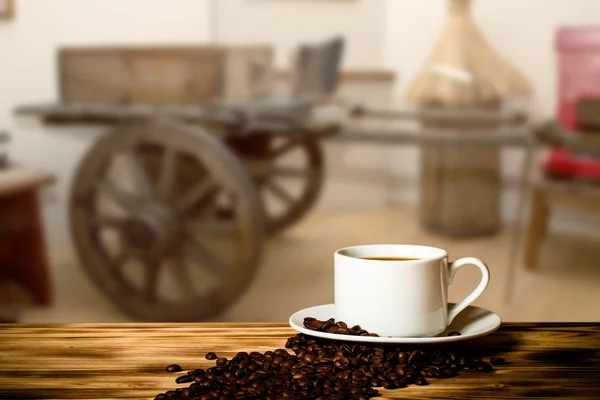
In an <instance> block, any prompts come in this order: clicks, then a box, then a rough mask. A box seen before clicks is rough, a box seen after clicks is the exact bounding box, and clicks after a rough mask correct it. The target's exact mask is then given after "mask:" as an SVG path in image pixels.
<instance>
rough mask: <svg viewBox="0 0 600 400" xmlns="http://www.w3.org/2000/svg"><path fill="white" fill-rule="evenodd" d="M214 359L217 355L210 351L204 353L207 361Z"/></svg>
mask: <svg viewBox="0 0 600 400" xmlns="http://www.w3.org/2000/svg"><path fill="white" fill-rule="evenodd" d="M216 358H217V355H216V354H215V353H213V352H212V351H211V352H210V353H206V359H207V360H214V359H216Z"/></svg>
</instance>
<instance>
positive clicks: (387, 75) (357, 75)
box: [276, 69, 396, 83]
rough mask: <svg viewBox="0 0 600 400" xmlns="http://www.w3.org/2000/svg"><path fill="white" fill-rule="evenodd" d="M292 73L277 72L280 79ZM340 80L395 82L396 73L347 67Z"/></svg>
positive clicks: (287, 77) (285, 78) (341, 73)
mask: <svg viewBox="0 0 600 400" xmlns="http://www.w3.org/2000/svg"><path fill="white" fill-rule="evenodd" d="M292 75H293V74H292V72H291V71H288V70H278V71H277V72H276V77H277V78H278V79H284V80H287V79H291V78H292ZM340 80H341V81H343V82H353V83H362V82H365V83H394V82H395V80H396V73H395V72H394V71H389V70H383V69H347V70H343V71H341V72H340Z"/></svg>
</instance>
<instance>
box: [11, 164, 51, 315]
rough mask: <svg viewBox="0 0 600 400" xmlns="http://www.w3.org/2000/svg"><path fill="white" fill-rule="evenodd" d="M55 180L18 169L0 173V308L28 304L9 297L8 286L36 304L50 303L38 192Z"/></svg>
mask: <svg viewBox="0 0 600 400" xmlns="http://www.w3.org/2000/svg"><path fill="white" fill-rule="evenodd" d="M54 181H55V177H54V176H53V175H52V174H50V173H48V172H44V171H36V170H31V169H26V168H20V167H13V168H10V169H6V170H2V171H0V291H2V292H3V293H2V294H1V295H0V307H1V308H7V307H8V308H21V307H25V306H29V305H30V304H29V302H28V301H25V302H24V301H22V299H21V297H20V296H13V295H11V293H12V292H14V290H12V289H8V288H11V287H14V288H18V289H17V291H19V290H22V291H24V292H26V293H28V295H29V296H30V299H29V300H31V301H32V302H33V303H35V304H37V305H49V304H51V303H52V285H51V279H50V267H49V265H48V259H47V254H46V238H45V237H44V226H43V219H42V215H41V210H40V204H39V199H38V189H40V188H41V187H42V186H46V185H49V184H51V183H53V182H54ZM13 285H14V286H13ZM15 297H16V298H15Z"/></svg>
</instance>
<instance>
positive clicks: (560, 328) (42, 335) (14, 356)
mask: <svg viewBox="0 0 600 400" xmlns="http://www.w3.org/2000/svg"><path fill="white" fill-rule="evenodd" d="M294 334H295V332H294V331H293V330H292V329H291V328H289V327H288V326H287V325H286V324H233V323H231V324H208V323H207V324H63V325H0V398H2V399H80V400H86V399H115V398H128V399H153V398H154V396H155V395H156V394H158V393H160V392H165V391H167V390H170V389H174V388H177V387H184V385H177V384H176V383H175V378H176V377H177V376H179V375H180V374H169V373H166V372H164V368H165V367H166V366H167V365H169V364H172V363H178V364H180V365H181V366H182V367H183V368H184V371H187V370H191V369H194V368H207V367H210V366H212V365H213V363H214V361H213V362H210V361H207V360H205V359H204V355H205V354H206V353H207V352H209V351H214V352H216V353H217V354H218V355H220V356H225V357H227V358H231V357H233V356H234V355H235V354H236V353H237V352H239V351H247V352H250V351H252V350H257V351H260V352H264V351H266V350H274V349H276V348H282V347H283V346H284V344H285V341H286V339H287V338H288V337H289V336H292V335H294ZM462 346H466V347H468V348H470V349H472V350H473V352H476V353H478V354H479V355H481V356H483V357H484V359H485V358H487V357H489V356H501V357H505V358H506V360H507V362H508V363H507V364H506V365H504V366H496V367H495V370H494V371H493V372H491V373H476V372H470V371H463V372H461V374H460V375H459V376H457V377H454V378H450V379H445V380H436V379H433V378H432V379H431V380H430V385H429V386H426V387H417V386H410V387H408V388H405V389H399V390H395V391H386V390H381V393H382V394H383V396H382V397H380V398H388V399H393V398H407V399H496V398H497V399H512V398H530V397H536V398H559V397H563V398H571V399H598V398H600V324H597V323H596V324H573V323H571V324H556V323H552V324H504V325H503V326H502V327H501V328H500V329H499V330H498V331H496V332H494V333H493V334H491V335H488V336H486V337H483V338H480V339H476V340H473V341H470V342H464V343H463V344H462Z"/></svg>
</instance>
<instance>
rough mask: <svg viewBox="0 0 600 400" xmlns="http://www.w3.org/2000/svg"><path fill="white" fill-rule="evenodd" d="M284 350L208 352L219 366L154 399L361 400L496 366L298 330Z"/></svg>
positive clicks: (456, 354) (440, 351)
mask: <svg viewBox="0 0 600 400" xmlns="http://www.w3.org/2000/svg"><path fill="white" fill-rule="evenodd" d="M315 321H317V320H316V319H314V318H312V319H311V318H308V319H307V320H305V325H307V324H309V325H310V326H315V327H316V326H317V322H315ZM318 322H319V323H321V322H323V323H322V324H321V326H320V327H319V328H318V329H332V326H336V327H337V328H336V329H343V330H344V332H346V330H347V331H348V332H351V333H345V334H352V335H356V334H358V335H363V336H364V335H365V332H360V333H359V331H362V330H361V329H360V327H359V328H356V327H353V328H348V327H347V325H346V324H344V323H343V322H337V323H336V322H334V321H332V320H328V321H318ZM331 323H333V325H331V326H329V325H330V324H331ZM326 325H327V326H326ZM324 326H326V327H325V328H323V327H324ZM355 328H356V329H355ZM367 334H369V333H368V332H367ZM285 348H286V349H289V350H291V352H290V351H289V350H286V349H277V350H275V351H266V352H264V353H259V352H256V351H253V352H251V353H246V352H239V353H237V355H236V356H235V357H233V358H232V359H231V360H228V359H227V358H225V357H219V356H218V355H217V354H215V353H213V352H210V353H207V354H206V359H207V360H214V361H215V365H214V366H212V367H210V368H208V369H206V370H204V369H195V370H192V371H189V372H187V374H185V375H180V376H178V377H177V379H176V382H177V383H179V384H184V383H190V385H189V387H185V388H179V389H177V390H170V391H168V392H166V393H162V394H159V395H157V396H156V397H155V400H181V399H183V400H209V399H219V400H228V399H231V400H241V399H244V400H251V399H265V400H269V399H273V400H275V399H292V400H305V399H306V400H309V399H310V400H313V399H314V400H317V399H339V400H343V399H356V400H359V399H369V398H371V397H378V396H379V391H378V390H377V389H375V388H377V387H383V388H384V389H399V388H404V387H407V386H408V385H411V384H415V385H419V386H422V385H427V384H428V383H429V382H428V380H430V379H445V378H450V377H452V376H456V375H458V374H459V372H461V371H463V370H469V371H475V372H487V371H491V370H492V365H491V364H490V363H487V362H485V361H483V360H482V359H481V358H480V357H477V356H473V355H470V354H467V353H466V352H464V351H462V352H461V351H459V350H457V349H456V348H453V347H447V348H425V349H414V348H404V347H397V346H378V345H368V344H364V343H347V342H341V341H330V340H325V339H319V338H313V337H310V336H307V335H304V334H301V333H299V334H297V335H295V336H292V337H290V338H288V340H287V342H286V344H285ZM490 362H491V363H492V364H503V363H504V359H502V358H498V357H492V358H491V359H490ZM165 370H166V371H167V372H172V373H175V372H180V371H182V370H183V369H182V368H181V366H179V365H177V364H173V365H169V366H168V367H166V368H165Z"/></svg>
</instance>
